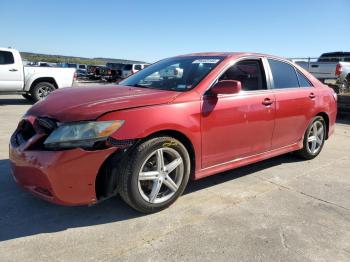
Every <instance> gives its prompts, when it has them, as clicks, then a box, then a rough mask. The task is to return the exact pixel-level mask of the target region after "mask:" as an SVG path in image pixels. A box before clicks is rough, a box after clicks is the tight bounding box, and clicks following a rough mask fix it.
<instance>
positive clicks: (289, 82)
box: [268, 59, 299, 89]
mask: <svg viewBox="0 0 350 262" xmlns="http://www.w3.org/2000/svg"><path fill="white" fill-rule="evenodd" d="M268 61H269V65H270V68H271V72H272V78H273V84H274V85H273V87H274V89H280V88H296V87H299V81H298V77H297V74H296V72H295V69H294V67H293V66H291V65H289V64H287V63H285V62H282V61H277V60H274V59H268Z"/></svg>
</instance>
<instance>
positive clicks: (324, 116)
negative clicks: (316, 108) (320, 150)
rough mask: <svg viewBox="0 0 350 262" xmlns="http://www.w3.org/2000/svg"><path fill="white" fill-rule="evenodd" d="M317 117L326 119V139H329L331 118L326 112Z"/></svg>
mask: <svg viewBox="0 0 350 262" xmlns="http://www.w3.org/2000/svg"><path fill="white" fill-rule="evenodd" d="M316 116H320V117H322V118H323V119H324V121H325V123H326V139H328V134H329V116H328V114H327V113H325V112H319V113H318V114H317V115H316Z"/></svg>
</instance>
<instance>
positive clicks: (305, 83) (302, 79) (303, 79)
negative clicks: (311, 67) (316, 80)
mask: <svg viewBox="0 0 350 262" xmlns="http://www.w3.org/2000/svg"><path fill="white" fill-rule="evenodd" d="M296 72H297V75H298V80H299V86H300V87H310V86H312V85H311V84H310V82H309V80H307V78H306V76H304V75H303V74H302V73H301V72H300V71H299V70H298V69H296Z"/></svg>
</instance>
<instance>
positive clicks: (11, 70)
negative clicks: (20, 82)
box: [9, 68, 18, 72]
mask: <svg viewBox="0 0 350 262" xmlns="http://www.w3.org/2000/svg"><path fill="white" fill-rule="evenodd" d="M9 71H10V72H16V71H18V70H17V69H14V68H13V69H10V70H9Z"/></svg>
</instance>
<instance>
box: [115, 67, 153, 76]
mask: <svg viewBox="0 0 350 262" xmlns="http://www.w3.org/2000/svg"><path fill="white" fill-rule="evenodd" d="M148 65H149V64H125V65H124V66H123V68H122V69H121V70H120V71H119V73H120V77H121V78H122V79H124V78H127V77H128V76H131V75H133V74H135V73H136V72H138V71H140V70H142V69H144V68H145V67H147V66H148Z"/></svg>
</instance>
